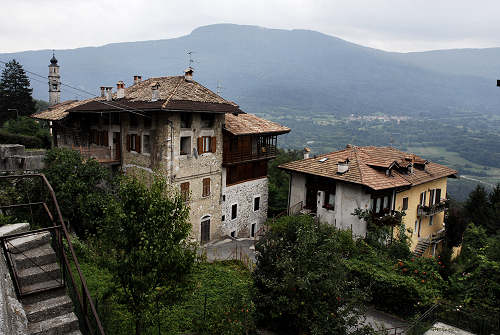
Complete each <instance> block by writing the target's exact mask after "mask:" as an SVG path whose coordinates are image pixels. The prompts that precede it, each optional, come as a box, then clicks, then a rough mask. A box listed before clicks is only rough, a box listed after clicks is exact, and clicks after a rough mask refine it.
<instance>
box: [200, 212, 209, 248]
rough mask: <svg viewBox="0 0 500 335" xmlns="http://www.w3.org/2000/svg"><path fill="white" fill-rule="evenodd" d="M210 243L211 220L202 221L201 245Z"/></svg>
mask: <svg viewBox="0 0 500 335" xmlns="http://www.w3.org/2000/svg"><path fill="white" fill-rule="evenodd" d="M208 241H210V218H207V219H203V221H201V243H207V242H208Z"/></svg>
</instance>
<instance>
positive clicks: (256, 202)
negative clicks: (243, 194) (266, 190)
mask: <svg viewBox="0 0 500 335" xmlns="http://www.w3.org/2000/svg"><path fill="white" fill-rule="evenodd" d="M259 209H260V197H255V198H254V199H253V210H254V211H258V210H259Z"/></svg>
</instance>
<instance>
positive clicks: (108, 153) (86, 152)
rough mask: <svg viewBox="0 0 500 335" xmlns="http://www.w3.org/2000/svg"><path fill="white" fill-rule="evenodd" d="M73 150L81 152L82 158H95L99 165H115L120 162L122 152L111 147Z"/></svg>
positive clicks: (75, 148) (74, 148)
mask: <svg viewBox="0 0 500 335" xmlns="http://www.w3.org/2000/svg"><path fill="white" fill-rule="evenodd" d="M72 149H73V150H76V151H78V152H80V154H81V155H82V157H84V158H86V159H90V158H94V159H95V160H97V161H98V162H99V163H114V162H119V161H120V150H116V149H114V150H113V149H111V148H110V147H102V146H96V147H75V146H73V147H72Z"/></svg>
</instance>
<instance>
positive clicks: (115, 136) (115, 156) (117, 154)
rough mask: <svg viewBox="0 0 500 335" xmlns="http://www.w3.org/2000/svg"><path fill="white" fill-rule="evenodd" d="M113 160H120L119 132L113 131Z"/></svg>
mask: <svg viewBox="0 0 500 335" xmlns="http://www.w3.org/2000/svg"><path fill="white" fill-rule="evenodd" d="M113 151H114V152H113V160H115V161H119V160H120V133H119V132H113Z"/></svg>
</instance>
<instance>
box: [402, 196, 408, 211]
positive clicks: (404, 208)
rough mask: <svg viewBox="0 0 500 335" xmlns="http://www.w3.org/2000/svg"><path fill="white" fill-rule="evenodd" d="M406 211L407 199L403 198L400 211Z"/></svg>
mask: <svg viewBox="0 0 500 335" xmlns="http://www.w3.org/2000/svg"><path fill="white" fill-rule="evenodd" d="M407 209H408V197H404V198H403V208H402V210H404V211H405V210H407Z"/></svg>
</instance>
